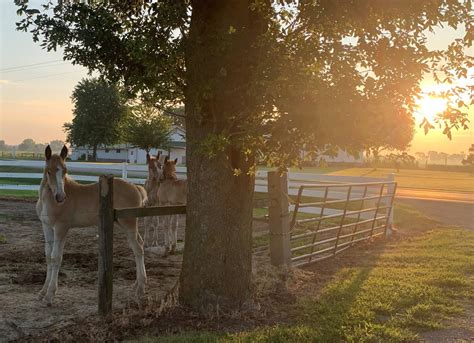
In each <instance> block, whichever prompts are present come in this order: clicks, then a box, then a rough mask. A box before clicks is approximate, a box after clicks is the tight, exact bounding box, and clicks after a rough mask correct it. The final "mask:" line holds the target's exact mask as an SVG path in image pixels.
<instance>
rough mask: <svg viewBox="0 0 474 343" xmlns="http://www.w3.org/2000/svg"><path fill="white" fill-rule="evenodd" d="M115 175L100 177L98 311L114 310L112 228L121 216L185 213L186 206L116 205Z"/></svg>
mask: <svg viewBox="0 0 474 343" xmlns="http://www.w3.org/2000/svg"><path fill="white" fill-rule="evenodd" d="M113 185H114V176H113V175H103V176H101V177H100V178H99V196H100V199H99V283H98V289H99V290H98V295H99V305H98V307H99V314H101V315H103V316H106V315H108V314H109V313H110V312H111V311H112V294H113V229H114V222H115V221H116V220H117V219H119V218H137V217H149V216H165V215H172V214H186V206H159V207H158V206H153V207H140V208H120V209H118V208H115V207H114V202H113Z"/></svg>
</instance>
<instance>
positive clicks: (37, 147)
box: [33, 143, 48, 152]
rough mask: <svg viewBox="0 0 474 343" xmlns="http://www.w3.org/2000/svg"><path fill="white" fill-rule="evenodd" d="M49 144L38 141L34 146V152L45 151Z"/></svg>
mask: <svg viewBox="0 0 474 343" xmlns="http://www.w3.org/2000/svg"><path fill="white" fill-rule="evenodd" d="M47 145H48V144H47V143H36V144H35V146H34V147H33V151H34V152H44V149H45V148H46V146H47Z"/></svg>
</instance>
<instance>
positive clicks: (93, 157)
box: [92, 144, 97, 162]
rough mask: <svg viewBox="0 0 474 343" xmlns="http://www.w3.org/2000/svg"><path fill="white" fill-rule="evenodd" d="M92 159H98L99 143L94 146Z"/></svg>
mask: <svg viewBox="0 0 474 343" xmlns="http://www.w3.org/2000/svg"><path fill="white" fill-rule="evenodd" d="M92 161H94V162H96V161H97V144H94V146H93V147H92Z"/></svg>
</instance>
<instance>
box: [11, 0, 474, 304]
mask: <svg viewBox="0 0 474 343" xmlns="http://www.w3.org/2000/svg"><path fill="white" fill-rule="evenodd" d="M16 2H17V4H18V5H19V10H18V13H19V14H20V15H22V16H23V18H22V20H21V21H20V22H19V23H18V28H19V29H20V30H25V31H27V30H29V31H31V32H32V34H33V38H34V39H35V40H37V41H40V42H41V44H42V46H43V47H44V48H46V49H48V50H52V49H56V48H57V47H58V46H61V47H62V48H63V49H64V58H65V59H67V60H72V61H73V62H74V63H77V64H81V65H83V66H86V67H88V68H89V69H91V70H95V71H97V72H99V73H100V74H102V75H104V76H106V77H107V78H108V79H110V80H114V81H121V82H122V84H123V86H124V88H125V89H126V90H128V92H130V93H131V94H139V95H140V96H142V97H143V98H144V99H145V100H147V101H154V102H155V103H156V106H158V107H161V108H167V107H170V106H173V105H178V104H180V103H184V104H185V117H186V133H187V166H188V203H187V221H186V245H185V251H184V257H183V269H182V273H181V278H180V300H181V302H183V303H184V304H187V305H191V306H194V307H198V308H200V307H207V306H209V305H218V306H220V307H221V308H222V307H226V306H229V307H236V306H239V305H241V304H242V303H244V302H245V301H246V300H247V299H248V297H249V293H250V275H251V265H252V264H251V222H252V201H251V199H252V192H253V188H254V177H253V171H254V169H255V163H254V161H255V157H256V155H257V154H258V155H259V156H258V157H259V159H263V160H265V161H266V162H267V163H269V164H273V165H278V166H280V167H286V166H288V165H289V164H295V163H296V164H297V163H298V156H299V155H300V154H299V152H300V148H301V147H302V146H303V144H305V146H306V147H307V149H314V150H315V151H316V150H318V149H319V148H321V147H326V146H327V145H328V144H332V145H336V146H339V147H342V148H350V149H361V148H363V147H364V146H366V144H367V141H368V139H369V136H370V135H368V133H369V132H370V129H371V127H370V122H371V118H370V116H371V113H373V112H372V111H367V110H366V108H367V106H368V105H369V104H372V103H373V102H374V101H380V100H379V99H384V100H386V103H387V104H386V105H387V107H386V109H387V111H385V112H384V113H380V115H384V116H387V117H390V116H391V115H392V113H399V112H400V111H401V109H407V110H408V111H410V112H411V111H412V110H413V108H414V106H415V100H416V97H417V96H418V94H419V93H420V81H421V79H422V78H423V76H424V73H425V72H428V71H430V70H432V71H435V72H436V76H437V79H438V80H443V81H444V80H446V82H448V81H449V82H452V81H453V79H455V78H457V77H463V76H464V77H466V76H467V68H469V67H470V66H472V59H469V58H467V57H466V56H465V55H464V48H465V47H466V46H467V45H470V44H471V42H472V32H473V30H472V15H471V12H470V11H471V4H470V1H464V2H457V1H447V0H443V1H442V0H439V1H379V0H367V1H343V0H320V1H294V0H293V1H292V0H286V1H285V0H281V1H271V0H206V1H205V0H201V1H198V0H195V1H187V0H173V1H171V0H168V1H167V0H161V1H152V0H134V1H118V0H111V1H103V2H102V1H90V2H87V1H86V2H84V1H81V2H79V1H61V2H60V3H59V4H58V5H52V4H51V3H50V2H48V3H47V4H46V6H45V7H41V8H39V9H37V8H33V7H32V6H29V5H28V4H27V2H26V1H24V0H16ZM48 4H49V5H48ZM442 23H445V24H447V25H449V26H452V27H457V25H460V24H462V23H465V24H466V28H467V30H466V32H467V34H466V36H465V37H464V39H460V40H456V41H454V42H452V44H451V45H450V46H449V47H448V49H447V50H446V51H429V50H428V48H427V47H426V36H427V33H428V32H429V31H430V30H432V29H433V28H434V27H436V26H439V25H441V24H442ZM462 91H463V89H462V88H456V89H452V90H451V91H450V92H451V93H452V94H450V95H451V97H450V98H449V99H450V100H453V101H454V100H456V96H461V94H460V93H461V92H462ZM459 104H460V105H462V106H463V105H464V103H462V104H461V103H459ZM466 117H467V114H466V113H464V112H462V109H461V110H459V109H457V108H456V107H454V106H450V107H448V110H447V111H446V112H445V113H444V114H443V117H442V118H443V119H445V123H446V125H447V128H451V127H452V126H465V125H466ZM367 123H369V126H367Z"/></svg>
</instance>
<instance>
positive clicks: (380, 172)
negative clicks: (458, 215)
mask: <svg viewBox="0 0 474 343" xmlns="http://www.w3.org/2000/svg"><path fill="white" fill-rule="evenodd" d="M390 173H395V181H397V182H398V186H399V187H410V188H424V189H436V190H446V191H470V192H474V175H473V174H470V173H460V172H448V171H432V170H423V169H400V172H396V170H394V169H387V168H378V169H377V170H373V169H371V168H348V169H341V170H338V171H335V172H332V173H331V174H334V175H350V176H371V177H387V175H388V174H390Z"/></svg>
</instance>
